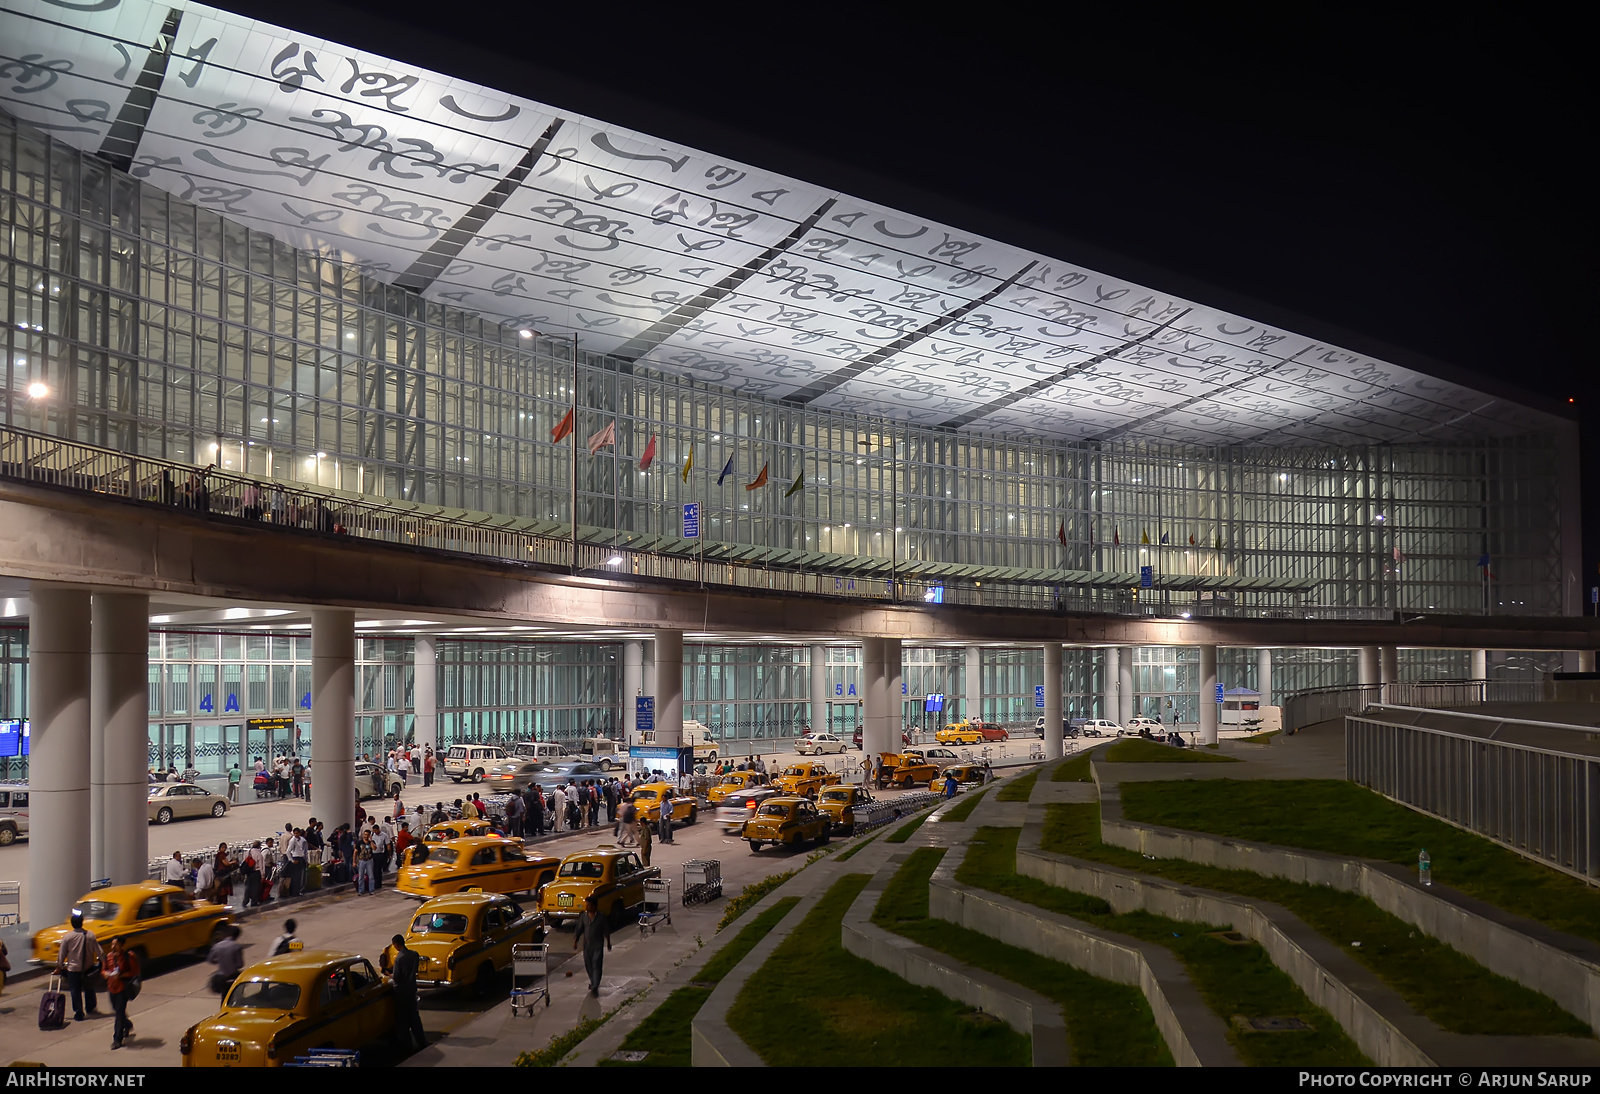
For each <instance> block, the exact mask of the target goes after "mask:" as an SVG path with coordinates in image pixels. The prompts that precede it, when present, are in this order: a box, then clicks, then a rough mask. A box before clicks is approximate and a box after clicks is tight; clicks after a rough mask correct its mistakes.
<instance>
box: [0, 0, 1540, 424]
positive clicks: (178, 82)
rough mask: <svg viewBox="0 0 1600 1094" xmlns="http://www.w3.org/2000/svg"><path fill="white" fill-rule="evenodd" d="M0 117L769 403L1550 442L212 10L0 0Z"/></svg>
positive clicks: (197, 198) (1216, 329)
mask: <svg viewBox="0 0 1600 1094" xmlns="http://www.w3.org/2000/svg"><path fill="white" fill-rule="evenodd" d="M0 4H3V5H4V6H3V7H0V75H3V76H4V78H3V79H0V103H3V104H4V107H5V109H6V110H8V111H10V112H11V113H13V114H15V115H16V116H17V117H19V118H21V119H22V120H24V121H26V122H28V123H30V124H33V125H36V126H39V127H40V128H43V129H45V130H46V131H48V132H49V133H51V134H52V135H54V136H55V137H57V138H59V139H61V140H63V141H66V142H68V143H70V144H72V145H74V146H76V147H78V148H81V149H84V150H85V151H88V152H93V153H97V154H100V155H102V156H104V157H106V158H108V159H110V160H111V161H112V162H114V163H118V164H119V165H122V166H125V167H127V169H129V170H131V172H132V173H133V174H135V175H136V176H138V177H141V178H144V179H147V180H148V181H150V182H151V183H153V184H154V185H157V186H159V187H162V188H163V189H166V190H169V191H171V192H172V193H174V194H176V195H178V196H180V197H182V198H183V199H184V200H187V201H191V202H194V203H195V204H197V205H199V206H201V207H202V208H206V209H211V210H214V211H216V212H218V213H220V214H222V215H224V216H227V217H229V218H230V219H232V220H234V221H236V222H238V223H240V224H243V225H246V226H248V227H250V228H252V229H255V230H259V231H262V232H265V233H268V234H270V235H272V236H274V237H276V238H278V239H281V240H283V241H285V242H287V243H290V244H293V245H294V246H297V247H301V248H305V249H308V250H316V251H320V252H322V253H327V254H331V255H337V256H339V257H341V258H342V259H344V260H347V261H350V262H352V263H354V264H356V265H358V266H360V267H361V268H362V269H363V270H365V271H366V272H368V273H369V274H370V275H372V276H373V277H376V278H378V279H379V280H382V281H385V282H388V283H390V284H394V285H398V286H400V287H403V288H405V289H408V290H411V291H414V292H419V293H421V294H422V295H423V296H425V297H427V298H428V299H432V300H438V301H442V302H445V303H449V304H452V305H455V306H458V307H461V308H464V309H466V310H468V311H471V312H476V313H478V314H481V315H483V316H484V317H486V318H488V319H490V320H492V321H495V322H499V323H503V324H506V325H509V326H515V327H519V328H532V329H536V330H538V331H540V332H542V333H543V334H546V335H552V336H558V337H560V336H572V335H576V336H577V338H578V340H579V342H580V343H581V344H582V345H583V346H584V347H585V348H587V349H589V350H590V351H594V352H605V353H613V354H616V355H618V356H619V357H621V358H623V359H625V360H628V361H633V362H636V363H638V364H640V365H645V366H649V367H651V368H655V369H658V370H660V371H662V372H665V373H669V374H673V375H678V376H689V377H694V378H696V379H698V380H703V381H706V382H710V383H715V384H718V385H721V386H725V387H728V388H731V389H735V390H740V391H744V392H747V393H749V394H752V395H760V396H764V397H767V398H777V399H786V400H789V401H791V402H793V403H796V404H799V405H805V406H813V407H818V408H827V409H834V410H841V411H848V412H855V413H860V414H864V415H869V416H884V417H888V418H892V419H895V420H898V421H908V422H916V423H920V424H925V425H935V426H948V427H951V428H958V429H970V430H977V431H983V432H995V433H1004V434H1007V435H1017V436H1040V437H1049V438H1056V439H1062V440H1094V439H1102V440H1103V439H1115V438H1124V439H1128V438H1132V439H1140V440H1148V441H1153V442H1163V443H1201V444H1224V443H1273V444H1322V443H1330V444H1351V443H1358V442H1362V441H1375V440H1392V441H1406V440H1411V439H1430V440H1471V439H1473V438H1480V437H1487V436H1502V435H1508V434H1511V433H1517V432H1527V431H1537V430H1540V429H1543V428H1547V427H1548V424H1549V421H1550V419H1548V418H1547V417H1546V416H1544V415H1543V414H1541V413H1539V412H1537V411H1533V410H1530V409H1528V408H1526V407H1521V406H1515V405H1512V404H1509V403H1507V402H1505V401H1504V400H1500V399H1497V398H1494V397H1491V396H1486V395H1484V394H1482V393H1480V392H1477V391H1472V390H1470V389H1466V388H1462V387H1460V386H1458V385H1454V384H1451V383H1447V382H1445V381H1441V380H1437V379H1434V378H1432V377H1429V376H1424V375H1421V374H1419V373H1416V372H1414V371H1411V370H1407V369H1403V368H1399V367H1397V366H1394V365H1391V364H1389V363H1387V362H1384V361H1378V360H1373V359H1370V358H1367V357H1363V356H1361V355H1359V354H1354V353H1350V352H1348V351H1346V350H1344V349H1341V348H1339V347H1337V346H1329V345H1324V344H1322V343H1319V342H1316V341H1314V340H1313V339H1310V338H1307V337H1305V336H1302V335H1297V334H1295V333H1293V332H1291V331H1284V330H1279V329H1276V328H1272V327H1268V326H1265V325H1263V324H1260V323H1257V322H1254V321H1252V320H1250V319H1247V318H1243V317H1240V316H1237V315H1233V314H1230V313H1227V312H1223V311H1220V310H1218V309H1215V308H1211V307H1208V306H1206V305H1203V304H1199V303H1196V302H1194V301H1189V300H1184V299H1180V298H1178V297H1174V296H1172V295H1170V294H1167V293H1164V292H1161V291H1160V290H1158V289H1153V288H1149V287H1146V286H1142V285H1137V284H1133V283H1131V282H1127V281H1123V280H1119V279H1117V278H1113V277H1108V276H1106V275H1104V274H1101V273H1099V272H1097V271H1094V270H1090V269H1085V268H1083V267H1080V266H1076V265H1074V264H1072V263H1070V262H1065V261H1062V260H1061V259H1059V258H1055V257H1050V256H1046V255H1040V254H1034V253H1031V252H1028V251H1026V250H1023V249H1021V248H1018V247H1014V246H1011V245H1009V244H1004V243H999V242H996V241H994V240H990V239H987V238H984V237H982V236H978V235H975V234H974V233H971V232H965V231H962V230H960V229H959V228H955V227H951V226H948V225H943V224H938V223H934V222H931V221H927V220H923V219H920V218H918V217H915V216H913V215H910V214H907V213H905V212H901V211H897V210H894V209H889V208H885V207H882V206H878V205H874V204H871V203H868V202H864V201H861V200H859V199H857V198H854V197H852V196H850V195H847V194H840V193H837V192H835V191H832V190H829V189H827V188H825V187H820V186H816V185H813V184H810V183H805V182H801V181H799V180H796V179H792V178H787V177H784V176H782V175H777V174H774V173H772V172H770V171H764V170H761V169H759V168H757V167H754V166H751V165H749V164H744V163H740V162H737V161H735V160H730V159H727V158H725V157H722V156H718V155H716V154H714V153H710V152H704V151H700V150H696V149H691V148H685V147H682V146H679V145H675V144H671V143H669V142H664V141H660V140H657V139H656V138H653V137H651V136H649V135H647V134H642V133H637V132H633V131H630V130H627V129H623V128H621V127H618V126H614V125H610V124H608V123H606V122H604V121H602V120H598V119H594V118H588V117H584V116H582V115H579V114H575V113H573V112H571V111H566V110H562V109H560V108H559V107H555V106H548V105H544V104H540V103H536V102H532V101H530V100H527V99H523V98H520V97H518V96H515V95H511V94H508V93H505V92H502V91H499V90H496V89H494V88H492V87H487V86H483V85H480V84H477V83H474V82H472V81H471V80H465V79H460V78H456V77H452V76H447V75H443V74H440V73H435V72H431V71H428V70H425V69H419V68H416V67H415V66H412V65H409V64H404V63H401V62H397V61H393V60H390V59H387V58H384V57H379V56H375V55H372V54H369V53H365V52H362V51H360V50H356V49H351V48H348V47H345V46H342V45H340V44H338V43H334V42H328V41H326V40H324V39H322V38H320V37H317V36H314V35H308V34H302V33H299V32H296V31H291V30H286V29H283V28H279V27H274V26H271V25H268V24H265V23H260V22H256V21H252V20H248V19H244V18H242V17H239V16H236V15H232V14H228V13H226V12H221V11H218V10H216V9H214V8H208V7H205V6H202V5H198V4H191V3H186V2H182V0H178V2H167V3H151V2H149V0H92V2H91V0H82V2H81V3H77V2H69V0H0Z"/></svg>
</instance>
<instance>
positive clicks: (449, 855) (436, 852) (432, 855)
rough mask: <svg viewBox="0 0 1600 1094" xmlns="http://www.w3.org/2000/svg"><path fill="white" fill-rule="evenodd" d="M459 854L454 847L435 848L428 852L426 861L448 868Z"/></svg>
mask: <svg viewBox="0 0 1600 1094" xmlns="http://www.w3.org/2000/svg"><path fill="white" fill-rule="evenodd" d="M459 854H460V852H459V851H457V850H456V849H455V848H454V847H435V848H434V849H433V850H432V851H429V852H428V861H429V862H442V863H444V864H445V865H446V866H448V865H450V864H451V863H452V862H454V861H455V860H456V857H457V856H458V855H459Z"/></svg>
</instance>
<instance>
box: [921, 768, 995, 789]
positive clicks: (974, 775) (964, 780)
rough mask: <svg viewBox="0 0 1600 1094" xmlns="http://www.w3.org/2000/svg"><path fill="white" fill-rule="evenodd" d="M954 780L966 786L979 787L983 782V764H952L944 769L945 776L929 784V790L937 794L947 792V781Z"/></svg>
mask: <svg viewBox="0 0 1600 1094" xmlns="http://www.w3.org/2000/svg"><path fill="white" fill-rule="evenodd" d="M947 779H954V780H955V781H956V782H957V783H959V784H961V785H963V786H966V785H969V784H970V785H979V784H981V783H982V782H983V765H982V764H952V765H950V766H949V767H947V768H945V769H944V774H943V775H941V776H939V777H938V778H937V779H934V780H933V781H932V782H931V783H929V784H928V789H929V790H931V791H933V792H934V793H935V794H943V793H944V792H945V780H947Z"/></svg>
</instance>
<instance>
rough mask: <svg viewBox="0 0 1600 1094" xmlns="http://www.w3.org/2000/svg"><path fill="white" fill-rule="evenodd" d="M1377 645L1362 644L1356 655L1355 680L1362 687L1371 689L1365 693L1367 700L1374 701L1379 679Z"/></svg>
mask: <svg viewBox="0 0 1600 1094" xmlns="http://www.w3.org/2000/svg"><path fill="white" fill-rule="evenodd" d="M1379 679H1380V677H1379V671H1378V647H1377V646H1362V647H1361V649H1360V650H1359V651H1358V653H1357V656H1356V682H1357V683H1359V684H1360V685H1361V686H1362V687H1363V688H1368V689H1371V692H1372V693H1370V694H1368V695H1367V700H1368V701H1369V702H1376V701H1377V698H1378V697H1377V695H1376V689H1377V687H1378V681H1379Z"/></svg>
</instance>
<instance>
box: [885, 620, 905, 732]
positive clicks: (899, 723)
mask: <svg viewBox="0 0 1600 1094" xmlns="http://www.w3.org/2000/svg"><path fill="white" fill-rule="evenodd" d="M904 656H905V654H904V650H903V647H902V646H901V644H900V639H898V638H885V639H884V640H883V687H884V692H885V696H886V698H887V704H886V705H887V707H888V710H887V711H886V712H885V713H886V716H887V718H888V722H889V728H888V733H889V740H890V742H891V744H890V745H889V747H890V748H892V749H894V750H895V751H896V752H898V751H900V734H902V733H903V732H905V728H906V697H905V696H904V695H903V694H901V693H902V692H903V691H905V663H904V660H903V659H904Z"/></svg>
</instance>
